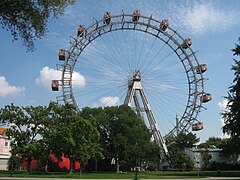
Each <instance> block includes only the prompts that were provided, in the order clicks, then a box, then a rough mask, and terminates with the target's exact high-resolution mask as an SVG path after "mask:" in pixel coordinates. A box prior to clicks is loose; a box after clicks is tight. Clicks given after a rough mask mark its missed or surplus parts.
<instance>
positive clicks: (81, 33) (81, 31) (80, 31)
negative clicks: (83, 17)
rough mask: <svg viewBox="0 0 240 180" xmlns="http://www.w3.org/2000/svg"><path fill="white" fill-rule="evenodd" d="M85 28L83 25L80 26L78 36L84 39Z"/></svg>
mask: <svg viewBox="0 0 240 180" xmlns="http://www.w3.org/2000/svg"><path fill="white" fill-rule="evenodd" d="M84 31H85V28H84V27H83V26H82V25H79V26H78V30H77V35H78V36H80V37H83V35H84Z"/></svg>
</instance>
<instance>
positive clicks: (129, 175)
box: [0, 170, 240, 179]
mask: <svg viewBox="0 0 240 180" xmlns="http://www.w3.org/2000/svg"><path fill="white" fill-rule="evenodd" d="M218 175H219V174H218V173H217V171H200V172H199V177H212V176H218ZM0 176H1V177H7V176H11V173H10V172H8V171H0ZM12 176H13V177H29V178H31V177H32V178H33V177H34V178H36V177H41V178H79V179H81V178H84V179H133V178H134V177H135V173H134V172H126V173H125V172H124V173H119V174H117V173H113V172H83V173H81V174H79V172H75V173H73V174H68V173H67V172H49V173H42V172H31V174H28V173H27V172H26V171H17V172H14V173H13V175H12ZM220 176H226V177H231V176H232V177H240V170H239V171H221V172H220ZM137 177H138V178H139V179H168V178H173V177H174V178H179V179H186V178H196V177H198V172H197V171H188V172H170V171H163V172H138V173H137Z"/></svg>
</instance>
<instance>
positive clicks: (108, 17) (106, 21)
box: [103, 11, 111, 25]
mask: <svg viewBox="0 0 240 180" xmlns="http://www.w3.org/2000/svg"><path fill="white" fill-rule="evenodd" d="M103 19H104V24H106V25H109V24H110V22H111V14H110V12H108V11H107V12H105V13H104V15H103Z"/></svg>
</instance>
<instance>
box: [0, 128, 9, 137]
mask: <svg viewBox="0 0 240 180" xmlns="http://www.w3.org/2000/svg"><path fill="white" fill-rule="evenodd" d="M6 131H7V129H6V128H2V127H0V135H2V136H6Z"/></svg>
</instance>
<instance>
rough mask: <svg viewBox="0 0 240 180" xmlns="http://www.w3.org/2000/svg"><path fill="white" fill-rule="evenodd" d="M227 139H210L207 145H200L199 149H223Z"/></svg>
mask: <svg viewBox="0 0 240 180" xmlns="http://www.w3.org/2000/svg"><path fill="white" fill-rule="evenodd" d="M225 141H226V139H222V138H218V137H210V138H209V139H208V140H207V141H206V142H205V143H201V144H199V145H198V148H220V149H221V148H222V147H223V146H224V144H225Z"/></svg>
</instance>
